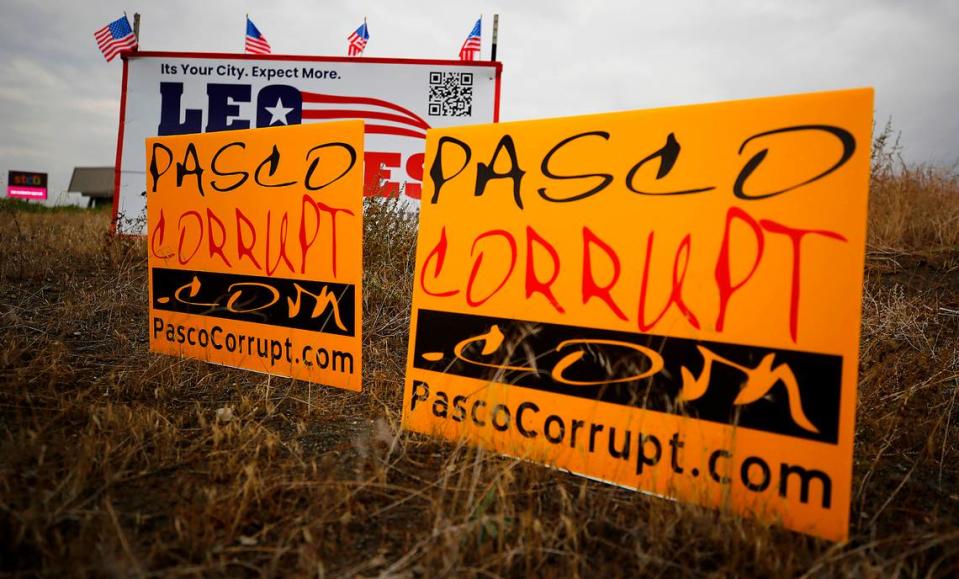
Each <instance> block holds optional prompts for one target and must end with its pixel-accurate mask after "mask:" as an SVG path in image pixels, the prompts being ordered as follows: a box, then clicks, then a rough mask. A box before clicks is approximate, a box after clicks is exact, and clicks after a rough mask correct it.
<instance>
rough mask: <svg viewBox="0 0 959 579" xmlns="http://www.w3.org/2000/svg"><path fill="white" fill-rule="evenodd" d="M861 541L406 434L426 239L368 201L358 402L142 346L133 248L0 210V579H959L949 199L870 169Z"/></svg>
mask: <svg viewBox="0 0 959 579" xmlns="http://www.w3.org/2000/svg"><path fill="white" fill-rule="evenodd" d="M871 203H872V205H871V208H870V211H871V214H870V243H869V248H868V259H867V266H866V285H865V301H864V308H863V322H862V344H861V367H860V384H859V404H858V416H857V432H856V449H855V478H854V486H853V505H852V523H851V529H850V532H851V539H850V541H849V542H848V543H846V544H842V545H836V544H832V543H829V542H825V541H820V540H816V539H812V538H809V537H806V536H803V535H799V534H797V533H793V532H790V531H787V530H784V529H782V528H779V527H775V526H767V525H763V524H760V523H757V522H754V521H750V520H745V519H741V518H738V517H735V516H731V515H728V514H724V513H721V512H716V511H712V510H708V509H701V508H697V507H693V506H689V505H683V504H679V503H673V502H669V501H665V500H662V499H657V498H653V497H648V496H644V495H641V494H638V493H633V492H629V491H626V490H622V489H618V488H615V487H611V486H608V485H604V484H601V483H596V482H592V481H588V480H585V479H582V478H578V477H574V476H570V475H566V474H563V473H560V472H556V471H552V470H549V469H545V468H542V467H539V466H537V465H534V464H528V463H524V462H521V461H517V460H513V459H509V458H504V457H498V456H494V455H490V454H489V453H485V452H482V451H477V450H473V449H470V448H465V447H458V446H455V445H451V444H447V443H442V442H438V441H433V440H430V439H428V438H426V437H424V436H420V435H415V434H409V433H404V432H401V431H400V429H399V428H398V423H399V415H398V411H399V408H400V398H401V392H402V387H403V384H402V376H403V367H404V364H405V355H406V340H407V332H408V321H409V294H410V285H411V271H412V261H413V246H414V242H415V224H413V223H412V222H411V221H410V219H409V218H408V217H404V215H403V214H402V213H400V212H397V211H396V210H395V208H393V207H391V206H390V205H389V204H384V203H379V204H377V203H374V204H371V205H369V206H368V207H367V220H366V221H367V225H366V227H367V236H366V248H365V252H366V255H365V260H366V263H367V269H368V273H367V278H366V279H365V281H364V284H365V289H364V293H365V295H364V300H365V304H364V306H365V326H364V330H363V331H364V356H365V360H366V361H365V366H366V368H365V369H366V376H365V384H366V389H365V390H364V392H363V393H361V394H355V393H350V392H343V391H337V390H333V389H328V388H322V387H317V386H310V385H307V384H303V383H299V382H292V381H291V380H287V379H279V378H270V377H267V376H263V375H258V374H253V373H250V372H244V371H239V370H233V369H229V368H223V367H217V366H211V365H207V364H204V363H201V362H197V361H192V360H181V359H176V358H172V357H168V356H161V355H154V354H150V353H149V352H148V339H147V314H146V303H147V294H146V252H145V248H144V244H143V242H142V240H135V239H120V238H114V237H111V236H110V235H108V234H107V231H108V227H109V216H108V215H107V214H105V213H102V212H95V213H90V212H38V213H30V212H25V211H23V209H22V208H19V207H16V206H4V207H3V208H2V212H0V235H2V238H3V240H4V243H3V244H2V245H0V574H4V575H12V576H16V575H36V574H40V575H120V576H130V575H135V576H147V575H164V576H169V575H199V574H203V575H226V576H237V575H244V576H245V575H253V576H256V575H319V576H331V577H332V576H336V577H340V576H348V577H354V576H377V575H384V576H517V575H523V576H527V575H533V576H584V575H592V576H600V575H604V576H625V575H630V576H634V575H657V576H658V575H664V576H702V575H736V576H762V577H768V576H832V575H854V576H895V575H905V576H929V577H950V576H952V577H954V576H959V347H957V343H959V185H957V183H956V178H955V176H954V175H952V176H950V175H948V174H945V173H943V172H939V171H933V170H925V169H900V170H897V171H895V172H893V171H885V170H884V169H883V165H882V164H879V165H877V167H876V168H874V181H873V190H872V202H871Z"/></svg>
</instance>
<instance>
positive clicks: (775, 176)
mask: <svg viewBox="0 0 959 579" xmlns="http://www.w3.org/2000/svg"><path fill="white" fill-rule="evenodd" d="M872 99H873V95H872V91H871V90H850V91H841V92H829V93H820V94H809V95H799V96H789V97H779V98H766V99H757V100H747V101H737V102H727V103H718V104H709V105H701V106H686V107H676V108H666V109H659V110H648V111H634V112H623V113H611V114H602V115H595V116H584V117H571V118H564V119H551V120H543V121H529V122H517V123H507V124H498V125H483V126H475V127H464V128H455V129H442V130H434V131H430V133H429V135H428V137H427V153H426V170H425V173H426V174H427V175H428V177H427V179H426V181H425V182H424V189H423V202H422V207H421V215H420V229H419V241H418V246H417V254H416V271H415V289H414V295H413V310H412V328H411V334H410V348H409V357H408V365H407V376H406V383H405V389H404V403H403V421H404V424H405V426H406V427H407V428H410V429H412V430H415V431H418V432H424V433H432V434H434V435H436V436H440V437H445V438H447V439H450V440H461V439H466V440H467V441H469V442H472V443H475V444H478V445H482V446H484V447H487V448H490V449H494V450H496V451H499V452H502V453H506V454H509V455H512V456H518V457H523V458H525V459H529V460H533V461H538V462H541V463H543V464H547V465H551V466H554V467H558V468H561V469H566V470H569V471H571V472H574V473H578V474H582V475H585V476H589V477H591V478H596V479H600V480H604V481H609V482H612V483H616V484H619V485H623V486H626V487H630V488H635V489H639V490H642V491H646V492H649V493H654V494H657V495H661V496H666V497H674V498H676V499H680V500H684V501H689V502H693V503H697V504H700V505H708V506H714V507H718V508H723V509H728V510H730V511H732V512H736V513H742V514H750V515H752V516H755V517H759V518H761V519H762V520H765V521H770V522H781V523H782V524H784V525H786V526H787V527H789V528H791V529H795V530H798V531H802V532H805V533H809V534H812V535H816V536H819V537H825V538H829V539H835V540H841V539H844V538H845V537H846V536H847V530H848V518H849V503H850V486H851V475H852V452H853V426H854V424H853V423H854V418H855V405H856V377H857V364H858V359H857V358H858V344H859V319H860V304H861V299H862V278H863V261H864V252H865V235H866V200H867V191H868V179H869V147H870V133H871V128H872Z"/></svg>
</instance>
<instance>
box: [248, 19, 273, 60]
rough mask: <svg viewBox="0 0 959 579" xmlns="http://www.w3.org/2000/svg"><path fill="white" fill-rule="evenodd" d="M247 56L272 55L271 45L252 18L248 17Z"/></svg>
mask: <svg viewBox="0 0 959 579" xmlns="http://www.w3.org/2000/svg"><path fill="white" fill-rule="evenodd" d="M245 52H246V53H247V54H270V43H269V42H267V41H266V37H265V36H263V35H262V34H260V31H259V30H257V28H256V26H255V25H254V24H253V21H252V20H250V17H249V16H247V17H246V49H245Z"/></svg>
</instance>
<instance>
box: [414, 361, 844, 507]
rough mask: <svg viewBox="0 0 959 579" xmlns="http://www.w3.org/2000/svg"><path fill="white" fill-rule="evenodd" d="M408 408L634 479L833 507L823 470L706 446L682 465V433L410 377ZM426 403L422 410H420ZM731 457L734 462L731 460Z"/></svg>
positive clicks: (830, 490) (826, 477)
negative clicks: (576, 453)
mask: <svg viewBox="0 0 959 579" xmlns="http://www.w3.org/2000/svg"><path fill="white" fill-rule="evenodd" d="M407 403H408V404H409V406H408V409H409V412H411V413H412V412H413V411H415V410H417V409H418V408H419V411H426V412H431V413H432V414H433V416H434V417H436V418H440V419H444V420H450V421H453V422H458V423H471V424H472V425H473V426H474V427H477V428H481V429H491V430H493V431H497V432H501V433H506V432H508V431H511V430H513V431H515V432H517V433H519V435H520V436H523V437H525V438H529V439H536V438H540V437H542V438H543V439H545V440H546V441H547V442H548V443H550V444H552V445H556V446H559V445H564V446H568V447H569V448H581V449H585V450H587V451H588V452H589V453H591V454H596V453H602V454H607V455H608V456H609V457H611V458H613V459H616V460H622V461H624V462H632V463H633V464H634V465H635V472H636V475H637V477H639V476H642V475H644V474H647V473H648V472H652V471H654V470H655V469H671V471H672V473H673V474H674V475H678V476H690V477H693V478H704V479H706V480H708V481H711V482H712V483H714V484H719V485H738V486H741V487H742V488H745V489H746V490H747V491H749V492H753V493H764V492H775V493H778V494H779V496H780V497H783V498H787V497H788V498H791V499H794V498H798V499H799V501H800V502H801V503H806V504H811V505H813V506H820V507H821V508H823V509H830V508H831V507H832V479H831V477H830V476H829V475H828V474H826V473H825V472H823V471H821V470H818V469H812V468H806V467H804V466H801V465H798V464H789V463H786V462H776V461H767V460H765V459H763V458H762V457H759V456H746V457H740V456H733V453H732V452H730V451H729V450H728V449H723V448H717V449H708V450H707V452H706V454H705V456H707V457H708V458H707V460H706V464H704V465H698V466H691V465H688V464H685V461H684V457H683V447H684V446H685V442H683V439H682V436H681V435H680V434H679V433H678V432H674V433H673V434H672V436H671V437H668V438H663V437H659V436H656V435H654V434H648V433H643V432H638V431H632V430H629V429H622V428H619V429H618V428H616V427H615V426H609V425H607V424H603V423H602V422H601V421H596V420H590V421H587V420H579V419H572V418H570V417H563V416H560V415H559V414H555V413H549V412H547V411H545V410H544V409H542V408H541V407H540V406H539V405H538V404H536V403H534V402H532V401H525V402H520V403H516V404H504V403H497V404H491V403H488V402H487V401H485V400H482V399H478V398H471V397H467V396H462V395H456V396H450V395H449V394H448V393H446V392H444V391H442V390H438V389H436V388H433V389H432V390H431V388H430V385H429V384H427V383H426V382H424V381H422V380H414V381H413V388H412V392H411V395H410V399H409V400H408V402H407ZM424 406H425V408H424ZM731 461H732V462H731Z"/></svg>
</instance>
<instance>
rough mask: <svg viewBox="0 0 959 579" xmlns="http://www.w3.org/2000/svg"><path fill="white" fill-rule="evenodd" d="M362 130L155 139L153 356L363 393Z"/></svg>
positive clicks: (301, 128)
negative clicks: (187, 359) (194, 360)
mask: <svg viewBox="0 0 959 579" xmlns="http://www.w3.org/2000/svg"><path fill="white" fill-rule="evenodd" d="M362 159H363V123H362V121H346V122H336V123H322V124H314V125H297V126H289V127H276V128H266V129H255V130H244V131H225V132H217V133H205V134H196V135H181V136H171V137H160V138H153V139H147V141H146V167H147V191H146V195H147V201H148V202H147V208H148V209H147V232H148V233H147V243H148V244H149V266H150V349H151V350H153V351H154V352H162V353H165V354H173V355H177V356H189V357H192V358H199V359H201V360H206V361H208V362H213V363H216V364H224V365H227V366H235V367H238V368H246V369H248V370H254V371H257V372H264V373H268V374H275V375H280V376H291V377H294V378H299V379H302V380H308V381H310V382H318V383H321V384H327V385H330V386H336V387H339V388H346V389H348V390H360V387H361V376H362V356H361V348H360V344H361V333H360V332H361V328H362V325H363V324H362V313H361V304H362V303H363V300H362V279H363V249H362V248H363V246H362V236H363V229H362V218H363V208H362V196H363V164H362Z"/></svg>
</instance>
